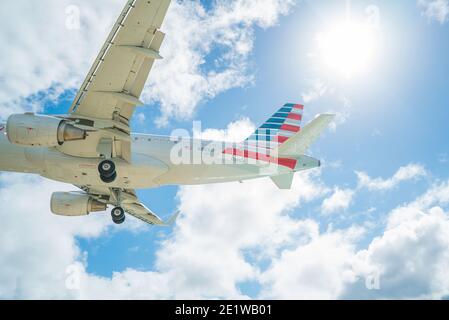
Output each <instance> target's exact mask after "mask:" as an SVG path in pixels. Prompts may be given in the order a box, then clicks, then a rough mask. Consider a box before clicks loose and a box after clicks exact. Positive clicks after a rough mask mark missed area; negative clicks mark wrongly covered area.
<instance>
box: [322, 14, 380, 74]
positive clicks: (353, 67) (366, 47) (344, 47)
mask: <svg viewBox="0 0 449 320" xmlns="http://www.w3.org/2000/svg"><path fill="white" fill-rule="evenodd" d="M316 40H317V49H318V55H319V57H320V59H321V62H322V64H323V65H324V67H326V68H328V69H330V70H332V71H334V72H337V73H338V74H340V75H342V76H344V77H345V78H353V77H355V76H357V75H361V74H364V73H366V72H367V71H368V70H369V69H370V68H371V67H372V65H373V63H374V60H375V58H376V55H377V51H378V34H377V31H376V29H375V28H373V27H372V26H370V25H369V24H364V23H356V22H353V21H351V20H345V21H343V22H340V23H335V24H333V25H332V26H331V27H329V28H328V29H327V30H326V31H324V32H320V33H319V34H318V35H317V37H316Z"/></svg>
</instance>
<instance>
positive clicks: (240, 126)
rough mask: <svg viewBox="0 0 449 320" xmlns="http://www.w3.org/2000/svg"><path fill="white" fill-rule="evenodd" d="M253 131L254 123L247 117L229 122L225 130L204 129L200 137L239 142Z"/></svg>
mask: <svg viewBox="0 0 449 320" xmlns="http://www.w3.org/2000/svg"><path fill="white" fill-rule="evenodd" d="M254 131H255V126H254V124H253V123H252V122H251V121H250V120H249V119H248V118H242V119H240V120H238V121H235V122H231V123H230V124H229V125H228V127H227V128H226V129H225V130H220V129H206V130H205V131H203V132H201V138H202V139H204V140H212V141H227V142H241V141H243V140H245V139H246V138H248V137H249V136H250V135H251V134H252V133H253V132H254Z"/></svg>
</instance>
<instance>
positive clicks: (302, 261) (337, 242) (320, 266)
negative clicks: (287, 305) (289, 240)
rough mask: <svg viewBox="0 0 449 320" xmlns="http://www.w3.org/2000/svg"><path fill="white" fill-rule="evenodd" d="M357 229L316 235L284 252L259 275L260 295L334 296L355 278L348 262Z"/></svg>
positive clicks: (323, 297) (353, 248)
mask: <svg viewBox="0 0 449 320" xmlns="http://www.w3.org/2000/svg"><path fill="white" fill-rule="evenodd" d="M316 228H317V229H318V225H316ZM360 231H361V230H360V229H350V230H346V231H334V232H332V231H330V232H326V233H324V234H321V235H320V234H315V235H314V236H313V237H312V239H311V240H310V241H309V242H308V243H306V244H299V245H298V246H297V247H296V248H294V249H293V250H285V251H283V252H282V255H281V256H280V258H278V259H275V260H274V261H273V262H272V264H271V266H270V268H269V269H268V270H267V271H266V272H264V273H263V274H262V276H261V283H262V284H263V288H264V289H263V292H262V297H263V298H270V299H337V298H338V297H339V296H340V294H342V293H343V292H344V290H345V288H346V286H347V285H348V284H351V283H353V282H354V281H355V279H356V274H355V273H354V271H353V268H352V265H351V262H352V259H353V257H354V255H355V246H354V240H355V239H356V238H357V237H358V236H359V235H360Z"/></svg>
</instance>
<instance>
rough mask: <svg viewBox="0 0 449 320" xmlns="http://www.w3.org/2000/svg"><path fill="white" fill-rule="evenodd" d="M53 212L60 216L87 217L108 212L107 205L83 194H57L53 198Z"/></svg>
mask: <svg viewBox="0 0 449 320" xmlns="http://www.w3.org/2000/svg"><path fill="white" fill-rule="evenodd" d="M50 206H51V212H53V213H54V214H56V215H58V216H67V217H77V216H86V215H88V214H89V213H91V212H100V211H105V210H106V207H107V206H106V204H105V203H102V202H100V201H97V200H95V199H94V198H92V197H91V196H89V195H88V194H85V193H81V192H55V193H53V195H52V196H51V205H50Z"/></svg>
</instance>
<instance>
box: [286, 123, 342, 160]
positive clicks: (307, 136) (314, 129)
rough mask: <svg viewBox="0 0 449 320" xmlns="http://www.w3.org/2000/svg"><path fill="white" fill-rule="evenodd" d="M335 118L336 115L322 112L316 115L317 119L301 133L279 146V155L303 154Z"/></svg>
mask: <svg viewBox="0 0 449 320" xmlns="http://www.w3.org/2000/svg"><path fill="white" fill-rule="evenodd" d="M334 118H335V115H333V114H321V115H319V116H318V117H316V119H315V120H313V121H312V122H310V123H309V124H308V125H306V126H305V127H304V128H303V129H302V130H301V131H300V132H299V133H297V134H296V135H295V136H293V137H292V138H290V139H289V140H288V141H287V142H285V143H284V144H282V145H280V146H279V147H278V149H277V152H278V154H279V156H283V157H296V156H299V155H303V154H304V153H305V152H306V151H307V149H309V148H310V146H311V145H312V144H313V143H314V142H315V141H316V140H317V139H318V138H319V136H320V135H321V133H322V132H323V131H324V130H325V129H326V128H327V127H328V126H329V124H330V123H331V121H332V120H333V119H334Z"/></svg>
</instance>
